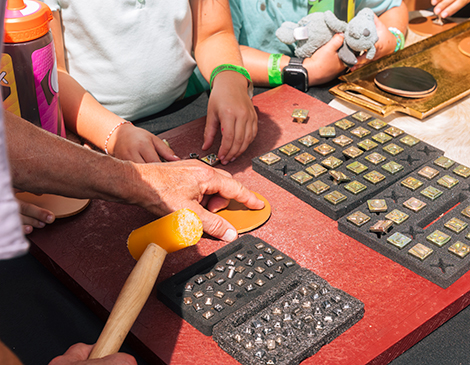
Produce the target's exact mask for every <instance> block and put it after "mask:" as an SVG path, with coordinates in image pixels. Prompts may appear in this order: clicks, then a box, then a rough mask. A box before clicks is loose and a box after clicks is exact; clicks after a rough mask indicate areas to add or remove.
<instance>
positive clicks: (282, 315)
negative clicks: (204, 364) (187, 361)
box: [213, 268, 364, 365]
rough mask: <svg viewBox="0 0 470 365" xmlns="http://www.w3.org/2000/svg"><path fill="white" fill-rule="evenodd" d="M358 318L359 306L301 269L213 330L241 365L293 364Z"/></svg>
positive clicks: (217, 339)
mask: <svg viewBox="0 0 470 365" xmlns="http://www.w3.org/2000/svg"><path fill="white" fill-rule="evenodd" d="M363 315H364V304H363V303H362V302H360V301H359V300H357V299H356V298H354V297H352V296H350V295H349V294H347V293H345V292H344V291H342V290H339V289H336V288H334V287H332V286H331V285H329V284H328V283H327V282H326V281H325V280H324V279H322V278H321V277H319V276H317V275H315V274H314V273H313V272H311V271H309V270H307V269H305V268H301V269H299V270H297V271H296V272H295V273H294V274H292V275H291V276H289V278H287V279H286V280H284V281H283V282H282V283H281V285H279V286H276V287H274V288H272V289H270V290H268V291H266V292H265V293H263V295H261V296H260V297H259V298H257V299H255V300H253V301H251V302H250V303H248V304H247V305H246V306H245V307H243V308H242V309H240V310H239V311H237V312H236V313H234V314H232V315H230V316H229V317H227V318H226V319H225V320H223V321H222V322H220V323H219V324H217V325H216V326H215V328H214V334H213V338H214V340H215V341H216V342H217V343H218V344H219V346H220V347H221V348H222V349H223V350H225V351H226V352H227V353H228V354H230V355H231V356H233V357H234V358H235V359H237V360H238V361H239V362H240V363H242V364H244V365H245V364H253V365H255V364H256V365H261V364H276V365H287V364H289V365H290V364H299V363H300V362H301V361H303V360H304V359H306V358H307V357H309V356H312V355H313V354H315V353H316V352H317V351H318V350H320V348H321V347H322V346H324V345H326V344H327V343H329V342H331V341H332V340H333V339H335V338H336V337H338V336H339V335H340V334H341V333H343V332H344V331H346V330H347V329H348V328H350V327H351V326H352V325H354V324H355V323H356V322H358V321H359V320H360V319H361V318H362V317H363Z"/></svg>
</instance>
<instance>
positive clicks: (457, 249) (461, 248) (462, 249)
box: [449, 241, 470, 259]
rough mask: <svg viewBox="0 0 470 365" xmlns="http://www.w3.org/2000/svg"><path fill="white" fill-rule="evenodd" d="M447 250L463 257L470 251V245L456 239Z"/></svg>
mask: <svg viewBox="0 0 470 365" xmlns="http://www.w3.org/2000/svg"><path fill="white" fill-rule="evenodd" d="M449 251H450V252H452V253H453V254H455V255H457V256H459V257H460V258H462V259H463V258H464V257H465V256H467V255H468V253H469V252H470V246H469V245H467V244H465V243H462V242H460V241H457V242H455V243H454V244H453V245H452V246H450V247H449Z"/></svg>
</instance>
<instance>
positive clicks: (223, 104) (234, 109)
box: [202, 71, 258, 165]
mask: <svg viewBox="0 0 470 365" xmlns="http://www.w3.org/2000/svg"><path fill="white" fill-rule="evenodd" d="M247 86H248V81H247V79H246V78H245V77H244V76H243V75H241V74H239V73H237V72H234V71H224V72H221V73H219V74H218V75H217V76H216V77H215V79H214V82H213V87H212V91H211V96H210V98H209V104H208V107H207V119H206V128H205V130H204V144H203V146H202V149H203V150H207V149H208V148H210V147H211V146H212V143H213V142H214V138H215V136H216V134H217V131H218V129H219V125H220V130H221V133H222V142H221V145H220V148H219V151H218V154H217V155H218V157H219V159H220V161H221V163H222V164H224V165H226V164H227V163H229V162H232V161H234V160H235V159H236V158H237V157H238V156H240V155H241V154H242V153H243V152H244V151H245V150H246V149H247V148H248V146H249V145H250V143H251V142H253V140H254V139H255V137H256V134H257V133H258V115H257V114H256V111H255V109H254V106H253V103H252V101H251V99H250V97H249V96H248V92H247Z"/></svg>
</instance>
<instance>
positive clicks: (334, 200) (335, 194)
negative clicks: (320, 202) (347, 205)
mask: <svg viewBox="0 0 470 365" xmlns="http://www.w3.org/2000/svg"><path fill="white" fill-rule="evenodd" d="M346 199H347V197H346V195H344V194H341V193H340V192H339V191H337V190H335V191H332V192H331V193H329V194H326V195H325V200H326V201H328V202H330V203H331V204H333V205H337V204H339V203H341V202H342V201H345V200H346Z"/></svg>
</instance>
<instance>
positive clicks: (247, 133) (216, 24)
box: [191, 0, 258, 164]
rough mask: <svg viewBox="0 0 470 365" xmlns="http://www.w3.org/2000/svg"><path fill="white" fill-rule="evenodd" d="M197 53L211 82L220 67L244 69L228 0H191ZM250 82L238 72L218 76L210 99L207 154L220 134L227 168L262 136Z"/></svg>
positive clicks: (222, 155)
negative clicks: (252, 99) (219, 133)
mask: <svg viewBox="0 0 470 365" xmlns="http://www.w3.org/2000/svg"><path fill="white" fill-rule="evenodd" d="M191 10H192V14H193V49H194V55H195V58H196V61H197V64H198V67H199V69H200V71H201V73H202V75H203V76H204V78H205V79H206V80H208V81H210V77H211V73H212V71H213V70H214V69H215V68H216V67H217V66H219V65H222V64H232V65H235V66H243V61H242V58H241V55H240V51H239V48H238V42H237V40H236V38H235V35H234V33H233V26H232V19H231V15H230V6H229V4H228V1H226V0H217V1H215V0H210V1H209V0H191ZM247 87H248V81H247V79H246V78H245V77H244V76H243V75H241V74H239V73H238V72H236V71H224V72H221V73H219V74H218V75H217V76H215V78H214V81H213V84H212V91H211V95H210V98H209V105H208V111H207V120H206V128H205V131H204V145H203V147H202V148H203V150H207V149H208V148H210V146H211V145H212V143H213V141H214V137H215V135H216V133H217V131H218V130H219V125H220V130H221V133H222V142H221V146H220V148H219V151H218V157H219V158H220V160H221V162H222V163H223V164H226V163H228V162H230V161H233V160H234V159H235V158H237V157H238V156H239V155H240V154H242V153H243V152H244V151H245V150H246V149H247V147H248V146H249V144H250V143H251V142H252V141H253V139H254V138H255V136H256V134H257V132H258V116H257V114H256V111H255V109H254V107H253V103H252V102H251V99H250V97H249V95H248V92H247Z"/></svg>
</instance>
